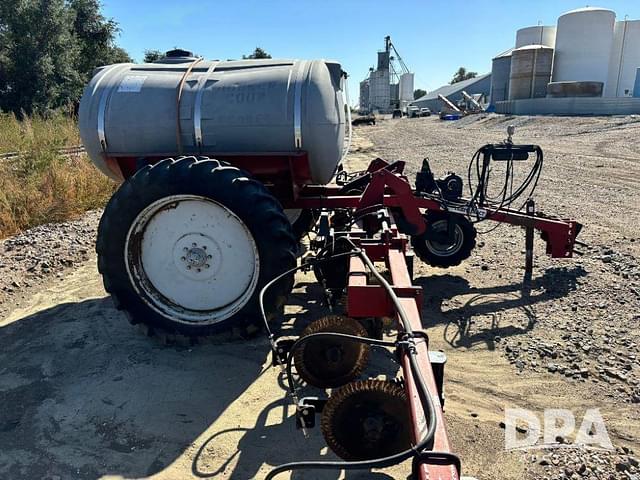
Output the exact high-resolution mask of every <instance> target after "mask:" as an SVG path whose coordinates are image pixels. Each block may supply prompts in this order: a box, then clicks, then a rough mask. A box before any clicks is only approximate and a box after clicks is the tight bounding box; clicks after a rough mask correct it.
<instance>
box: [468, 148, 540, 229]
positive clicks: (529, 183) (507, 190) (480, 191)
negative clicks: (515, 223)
mask: <svg viewBox="0 0 640 480" xmlns="http://www.w3.org/2000/svg"><path fill="white" fill-rule="evenodd" d="M490 148H492V145H490V144H489V145H485V146H483V147H482V148H480V149H479V150H478V151H476V153H475V154H474V155H473V156H472V157H471V161H470V162H469V167H468V169H467V182H468V185H469V194H470V196H471V200H470V201H469V204H468V207H467V215H468V216H469V217H471V216H472V215H473V216H475V217H476V220H475V222H473V223H479V222H481V221H483V220H486V219H487V218H486V217H482V216H481V215H480V208H483V207H485V206H486V207H490V208H492V209H494V210H500V209H501V208H503V207H510V206H511V205H512V204H513V203H515V202H516V201H517V200H518V198H520V197H521V196H523V195H524V194H527V199H526V200H525V201H524V203H523V204H522V205H521V206H520V207H519V208H518V209H517V210H518V211H520V210H522V209H523V208H524V206H525V205H526V203H527V201H528V200H529V199H530V198H531V196H532V195H533V192H534V191H535V189H536V187H537V186H538V181H539V179H540V175H541V173H542V166H543V163H544V154H543V152H542V149H541V148H540V147H538V146H536V147H535V153H536V160H535V162H534V164H533V166H532V167H531V170H529V173H528V174H527V176H526V177H525V179H524V180H523V181H522V182H521V183H520V185H518V186H517V187H516V188H515V190H514V188H513V181H514V177H515V168H514V160H513V158H511V159H508V160H506V162H507V166H506V169H505V176H504V182H503V183H502V188H501V189H500V191H499V192H498V194H497V195H495V196H490V195H489V192H488V188H489V180H490V177H491V168H490V159H487V160H486V161H485V159H484V156H483V154H486V153H485V152H486V151H487V150H488V149H490ZM474 167H475V175H476V177H475V178H476V182H477V183H476V185H475V188H474V186H473V182H472V172H473V170H474ZM527 192H528V193H527ZM495 228H497V226H496V227H494V228H492V229H490V230H487V231H485V232H480V233H488V232H489V231H492V230H494V229H495Z"/></svg>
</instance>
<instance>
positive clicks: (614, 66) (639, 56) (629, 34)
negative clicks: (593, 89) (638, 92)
mask: <svg viewBox="0 0 640 480" xmlns="http://www.w3.org/2000/svg"><path fill="white" fill-rule="evenodd" d="M638 67H640V20H626V21H622V22H616V25H615V27H614V30H613V46H612V49H611V59H610V61H609V80H608V82H607V86H606V89H605V93H604V96H605V97H630V96H632V95H633V87H634V81H635V76H636V69H637V68H638Z"/></svg>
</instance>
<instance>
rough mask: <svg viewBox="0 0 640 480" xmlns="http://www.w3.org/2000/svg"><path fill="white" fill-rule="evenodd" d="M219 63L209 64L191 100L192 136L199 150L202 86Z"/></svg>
mask: <svg viewBox="0 0 640 480" xmlns="http://www.w3.org/2000/svg"><path fill="white" fill-rule="evenodd" d="M219 63H220V62H215V63H214V64H213V65H211V66H210V67H209V69H208V70H207V71H206V72H205V73H203V74H202V76H201V77H200V78H199V79H198V85H196V98H195V99H194V101H193V136H194V140H195V146H196V147H197V148H198V149H199V150H200V151H201V150H202V97H203V95H204V87H205V85H206V84H207V80H208V79H209V75H211V74H212V73H213V71H214V70H215V69H216V67H217V66H218V64H219ZM201 153H202V152H201Z"/></svg>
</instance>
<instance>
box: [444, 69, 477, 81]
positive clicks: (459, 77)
mask: <svg viewBox="0 0 640 480" xmlns="http://www.w3.org/2000/svg"><path fill="white" fill-rule="evenodd" d="M477 76H478V72H467V69H466V68H464V67H460V68H459V69H458V71H457V72H456V73H455V75H454V76H453V78H452V79H451V81H450V82H449V84H451V85H453V84H454V83H458V82H462V81H464V80H469V79H470V78H475V77H477Z"/></svg>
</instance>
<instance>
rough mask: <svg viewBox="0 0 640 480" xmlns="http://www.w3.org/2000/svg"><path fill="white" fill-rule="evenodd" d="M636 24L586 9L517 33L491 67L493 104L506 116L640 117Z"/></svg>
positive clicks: (638, 29) (639, 53)
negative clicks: (512, 45) (615, 115)
mask: <svg viewBox="0 0 640 480" xmlns="http://www.w3.org/2000/svg"><path fill="white" fill-rule="evenodd" d="M639 67H640V20H627V19H625V20H621V21H616V14H615V12H613V11H612V10H608V9H605V8H598V7H586V8H580V9H577V10H572V11H570V12H567V13H565V14H563V15H561V16H560V17H559V18H558V22H557V25H556V26H552V25H551V26H547V25H537V26H533V27H526V28H521V29H520V30H518V31H517V32H516V41H515V46H514V47H513V48H510V49H509V50H507V51H505V52H502V53H501V54H499V55H497V56H496V57H495V58H494V59H493V61H492V75H491V103H492V104H493V105H494V106H495V110H496V112H498V113H508V114H530V115H535V114H559V115H584V114H600V115H607V114H629V113H640V88H639V87H638V85H639V84H640V80H639V79H638V72H639V71H640V70H639Z"/></svg>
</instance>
